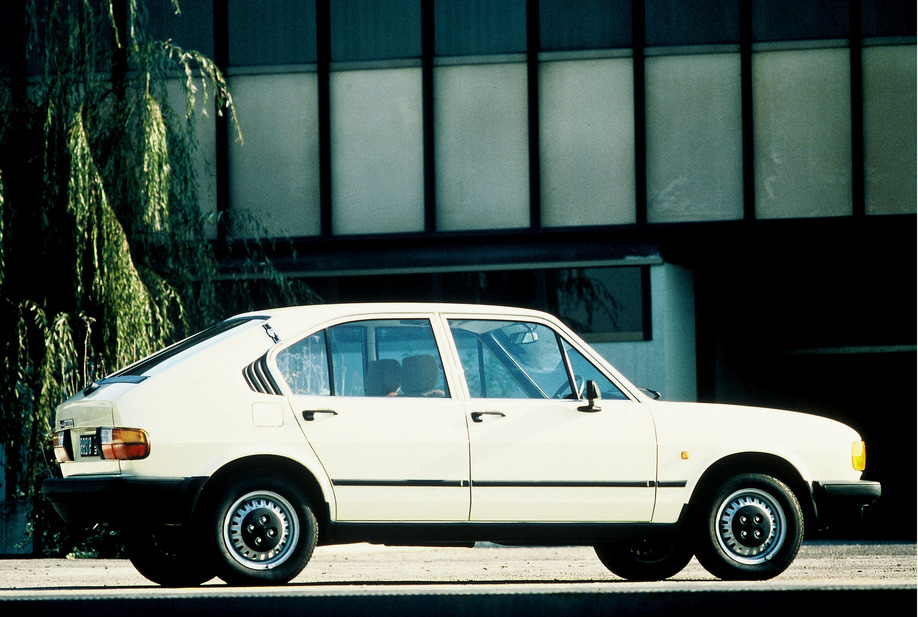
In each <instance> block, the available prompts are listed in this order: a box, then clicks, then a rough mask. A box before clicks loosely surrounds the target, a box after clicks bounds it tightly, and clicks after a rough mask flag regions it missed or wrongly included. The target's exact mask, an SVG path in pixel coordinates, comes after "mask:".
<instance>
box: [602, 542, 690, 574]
mask: <svg viewBox="0 0 918 617" xmlns="http://www.w3.org/2000/svg"><path fill="white" fill-rule="evenodd" d="M594 550H595V551H596V556H597V557H599V560H600V561H601V562H602V565H604V566H606V568H608V569H609V571H610V572H612V574H615V575H618V576H620V577H622V578H624V579H627V580H629V581H661V580H663V579H666V578H669V577H671V576H675V575H676V574H678V573H679V572H681V571H682V569H683V568H685V566H687V565H688V562H689V561H691V559H692V551H691V550H690V549H689V548H688V547H687V546H685V545H684V544H683V543H681V542H678V541H670V542H666V541H663V540H635V541H631V542H610V543H607V544H597V545H596V546H595V547H594Z"/></svg>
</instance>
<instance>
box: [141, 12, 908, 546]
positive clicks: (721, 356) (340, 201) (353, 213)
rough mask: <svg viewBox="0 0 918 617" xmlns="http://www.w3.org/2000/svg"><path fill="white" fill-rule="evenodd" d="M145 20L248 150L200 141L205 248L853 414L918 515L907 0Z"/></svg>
mask: <svg viewBox="0 0 918 617" xmlns="http://www.w3.org/2000/svg"><path fill="white" fill-rule="evenodd" d="M153 17H154V20H155V22H156V24H157V25H156V27H157V28H159V29H161V30H160V33H161V35H162V36H163V37H166V38H172V39H173V40H175V41H176V42H177V43H178V44H180V45H183V46H186V47H193V48H196V49H199V50H201V51H203V52H205V53H207V54H210V55H212V57H214V58H215V59H216V60H217V61H218V63H219V64H220V65H221V66H222V67H223V68H224V70H225V72H226V74H227V75H228V79H229V85H230V89H231V92H232V94H233V97H234V101H235V105H236V110H237V113H238V118H239V123H240V128H241V132H242V136H243V141H241V142H240V141H238V140H236V139H234V137H233V132H232V131H233V129H232V127H229V126H227V124H226V122H225V121H221V120H219V119H217V120H214V121H213V122H212V123H211V124H210V125H207V124H206V123H205V124H204V125H203V126H204V128H203V129H202V131H203V132H202V138H203V142H204V143H205V145H206V151H207V152H208V153H209V164H210V167H211V169H212V170H213V173H212V174H211V175H210V176H209V184H208V185H207V187H205V188H206V190H205V192H204V194H205V201H204V205H203V207H204V208H205V209H209V210H211V211H214V212H222V213H230V214H232V215H233V216H229V217H222V218H220V219H219V220H221V221H223V223H220V224H217V223H215V224H214V226H213V227H212V228H211V233H212V235H213V239H214V241H215V242H217V243H218V245H220V243H221V242H223V241H224V240H225V238H226V237H227V235H232V236H240V235H243V236H244V235H255V236H258V237H262V238H272V239H274V240H276V241H277V240H280V241H281V242H278V243H277V244H276V245H275V246H276V248H275V253H274V254H273V258H274V261H275V263H276V264H278V265H279V266H280V267H281V268H282V269H285V270H286V271H287V272H289V273H291V274H293V275H295V276H298V277H302V278H304V279H305V280H306V281H308V282H309V284H310V285H311V286H312V288H313V289H314V290H315V291H316V292H317V293H318V294H319V295H320V296H321V297H322V298H323V299H324V300H326V301H361V300H460V301H472V302H491V303H512V304H524V305H527V306H534V307H537V308H543V309H548V310H550V311H553V312H556V313H559V314H561V316H562V317H564V318H565V319H566V320H567V321H568V322H569V323H571V324H573V325H574V326H575V328H576V329H578V330H579V331H580V332H581V333H583V334H584V336H585V337H586V338H587V339H588V340H590V341H591V342H593V343H594V344H595V345H596V346H597V348H599V349H600V350H601V352H602V353H603V354H605V355H606V356H607V357H608V358H609V359H610V360H611V361H612V362H613V364H615V365H616V366H618V367H619V368H620V369H621V370H622V371H623V372H624V373H625V374H627V375H628V376H629V377H630V378H632V379H633V380H634V381H635V382H637V383H639V384H642V385H645V386H647V387H649V388H652V389H655V390H659V391H661V392H662V393H663V396H664V397H666V398H676V399H700V400H710V401H721V402H738V403H747V404H764V405H774V406H783V407H789V408H793V409H800V410H802V411H809V412H814V413H819V414H823V415H829V416H833V417H837V418H839V419H842V420H844V421H846V422H848V423H850V424H852V425H854V426H856V427H857V428H858V429H860V430H861V431H862V433H863V434H864V435H865V436H866V437H867V439H868V442H869V444H870V448H871V468H870V470H869V473H870V474H872V475H874V476H875V477H879V478H880V479H882V480H883V481H884V482H885V483H886V485H887V491H886V498H885V499H884V504H883V506H882V507H881V508H878V510H879V511H881V512H886V513H887V514H888V513H889V512H892V511H893V510H894V509H895V508H897V507H899V506H901V505H908V504H910V503H912V502H914V498H915V493H914V487H915V485H916V481H915V469H914V467H915V466H914V460H915V458H914V457H915V435H916V422H915V420H916V400H915V394H916V388H915V385H916V383H915V377H916V365H915V342H916V331H915V318H916V311H915V285H916V275H915V257H916V254H915V212H916V194H918V188H916V137H915V136H916V111H915V110H916V48H915V5H914V3H913V2H910V1H906V0H902V1H898V0H850V1H846V0H830V1H817V0H645V1H641V0H633V1H632V0H578V1H576V2H570V1H568V0H307V1H299V0H272V1H254V0H229V1H228V2H195V3H183V6H182V16H181V17H174V16H172V15H170V14H168V13H166V12H162V13H159V14H154V15H153ZM210 118H213V114H211V115H210ZM240 215H245V216H240ZM253 221H255V225H256V227H253V228H244V227H243V226H245V225H250V224H252V222H253ZM253 230H254V231H253ZM232 258H233V254H232V251H228V252H227V260H228V262H231V261H232ZM750 430H754V427H750ZM905 530H906V532H907V533H913V532H914V529H913V525H912V522H911V521H907V524H906V526H905Z"/></svg>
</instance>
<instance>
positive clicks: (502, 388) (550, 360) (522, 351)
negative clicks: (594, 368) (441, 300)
mask: <svg viewBox="0 0 918 617" xmlns="http://www.w3.org/2000/svg"><path fill="white" fill-rule="evenodd" d="M449 325H450V329H451V330H452V332H453V333H454V336H457V333H458V336H459V337H460V338H461V340H462V341H463V349H464V350H465V353H463V354H462V358H461V359H462V362H463V370H464V372H465V374H466V375H467V376H468V375H472V376H473V377H472V380H471V381H472V384H474V389H473V387H472V386H471V385H470V387H469V390H470V394H471V395H472V396H474V393H475V392H479V393H480V392H481V391H482V390H484V391H485V392H486V394H487V396H488V397H489V398H518V397H522V398H565V397H566V396H567V395H568V394H570V392H571V385H570V377H569V375H568V372H567V366H566V364H565V362H564V357H563V356H562V355H561V347H560V345H559V339H558V336H557V335H556V334H555V332H554V331H553V330H551V329H550V328H547V327H545V326H543V325H541V324H534V323H525V322H510V321H488V320H480V321H479V320H468V321H467V320H450V322H449ZM473 339H474V345H475V346H477V345H478V344H479V343H480V345H481V346H482V348H484V349H486V350H487V352H484V351H482V352H481V353H475V347H473ZM470 352H472V353H470ZM476 362H477V364H476ZM481 384H485V387H484V388H481Z"/></svg>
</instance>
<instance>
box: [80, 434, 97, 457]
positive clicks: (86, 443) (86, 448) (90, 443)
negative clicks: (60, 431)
mask: <svg viewBox="0 0 918 617" xmlns="http://www.w3.org/2000/svg"><path fill="white" fill-rule="evenodd" d="M80 456H99V447H98V446H97V445H96V436H95V435H80Z"/></svg>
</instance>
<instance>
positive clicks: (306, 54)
mask: <svg viewBox="0 0 918 617" xmlns="http://www.w3.org/2000/svg"><path fill="white" fill-rule="evenodd" d="M186 4H188V3H183V4H182V10H183V11H184V9H185V5H186ZM227 22H228V41H229V63H230V66H259V65H262V66H264V65H268V66H271V65H281V64H308V63H312V62H315V61H316V4H315V0H309V1H301V0H229V2H228V5H227Z"/></svg>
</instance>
